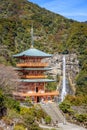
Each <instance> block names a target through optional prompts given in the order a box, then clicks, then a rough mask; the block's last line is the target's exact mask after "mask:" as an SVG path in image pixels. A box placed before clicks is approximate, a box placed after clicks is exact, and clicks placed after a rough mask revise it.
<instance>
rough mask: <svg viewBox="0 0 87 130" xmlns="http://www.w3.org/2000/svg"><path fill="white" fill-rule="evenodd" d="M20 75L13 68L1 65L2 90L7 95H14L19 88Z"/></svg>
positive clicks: (0, 82) (0, 85) (0, 80)
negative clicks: (13, 92) (14, 91)
mask: <svg viewBox="0 0 87 130" xmlns="http://www.w3.org/2000/svg"><path fill="white" fill-rule="evenodd" d="M17 80H18V75H17V73H16V72H15V71H14V69H13V67H11V66H5V65H0V89H1V90H2V91H3V93H5V95H6V94H7V95H9V94H12V91H13V90H15V89H16V88H17V87H18V82H17Z"/></svg>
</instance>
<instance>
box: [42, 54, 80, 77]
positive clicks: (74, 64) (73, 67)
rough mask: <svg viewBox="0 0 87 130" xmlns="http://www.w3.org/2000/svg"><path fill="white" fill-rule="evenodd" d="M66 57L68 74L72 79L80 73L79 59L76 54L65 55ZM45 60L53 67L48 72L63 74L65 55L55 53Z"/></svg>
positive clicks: (54, 74) (53, 74)
mask: <svg viewBox="0 0 87 130" xmlns="http://www.w3.org/2000/svg"><path fill="white" fill-rule="evenodd" d="M65 59H66V76H67V77H68V76H70V77H71V79H72V78H73V77H75V76H76V75H77V74H78V73H79V61H78V59H77V55H76V54H67V55H65ZM45 61H47V62H48V63H49V66H50V67H51V68H52V70H50V71H49V72H48V73H49V74H50V75H52V76H54V77H55V76H56V75H59V76H62V71H63V69H62V68H63V67H62V66H63V55H62V54H58V53H56V54H54V55H53V57H52V58H47V59H46V60H45Z"/></svg>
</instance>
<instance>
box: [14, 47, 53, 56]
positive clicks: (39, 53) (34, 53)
mask: <svg viewBox="0 0 87 130" xmlns="http://www.w3.org/2000/svg"><path fill="white" fill-rule="evenodd" d="M21 56H36V57H51V56H52V55H51V54H47V53H45V52H43V51H40V50H38V49H35V48H30V49H28V50H26V51H23V52H21V53H18V54H16V55H13V57H21Z"/></svg>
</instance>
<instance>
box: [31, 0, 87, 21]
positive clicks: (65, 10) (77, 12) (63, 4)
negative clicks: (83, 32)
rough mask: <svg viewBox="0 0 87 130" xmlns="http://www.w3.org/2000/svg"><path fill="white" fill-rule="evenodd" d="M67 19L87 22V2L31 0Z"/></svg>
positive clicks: (83, 0)
mask: <svg viewBox="0 0 87 130" xmlns="http://www.w3.org/2000/svg"><path fill="white" fill-rule="evenodd" d="M29 1H30V2H33V3H35V4H38V5H39V6H40V7H43V8H45V9H48V10H50V11H52V12H55V13H57V14H60V15H63V16H64V17H66V18H69V19H74V20H76V21H80V22H83V21H87V0H29Z"/></svg>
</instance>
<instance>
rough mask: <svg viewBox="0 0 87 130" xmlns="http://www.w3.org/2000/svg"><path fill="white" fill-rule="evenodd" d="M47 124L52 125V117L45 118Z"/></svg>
mask: <svg viewBox="0 0 87 130" xmlns="http://www.w3.org/2000/svg"><path fill="white" fill-rule="evenodd" d="M45 122H46V124H50V123H51V117H50V116H46V117H45Z"/></svg>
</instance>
